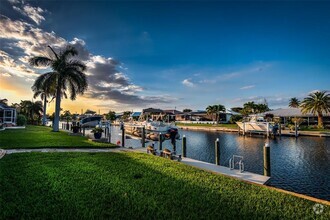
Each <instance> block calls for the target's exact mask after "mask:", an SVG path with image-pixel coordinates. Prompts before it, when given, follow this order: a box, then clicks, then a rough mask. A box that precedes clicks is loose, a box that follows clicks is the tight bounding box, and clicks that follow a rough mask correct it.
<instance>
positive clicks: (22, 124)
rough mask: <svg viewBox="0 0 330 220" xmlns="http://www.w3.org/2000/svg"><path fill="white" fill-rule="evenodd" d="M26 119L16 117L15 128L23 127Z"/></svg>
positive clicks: (21, 116) (20, 116)
mask: <svg viewBox="0 0 330 220" xmlns="http://www.w3.org/2000/svg"><path fill="white" fill-rule="evenodd" d="M26 121H27V120H26V117H25V116H24V115H18V116H17V126H25V125H26Z"/></svg>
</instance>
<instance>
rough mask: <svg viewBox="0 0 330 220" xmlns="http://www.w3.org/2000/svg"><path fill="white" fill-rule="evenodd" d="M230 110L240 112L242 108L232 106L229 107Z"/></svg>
mask: <svg viewBox="0 0 330 220" xmlns="http://www.w3.org/2000/svg"><path fill="white" fill-rule="evenodd" d="M231 110H232V111H234V112H240V111H242V110H243V108H242V107H233V108H231Z"/></svg>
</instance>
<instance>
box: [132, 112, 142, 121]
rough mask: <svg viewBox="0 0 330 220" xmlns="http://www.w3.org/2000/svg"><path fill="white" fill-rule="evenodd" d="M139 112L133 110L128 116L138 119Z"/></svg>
mask: <svg viewBox="0 0 330 220" xmlns="http://www.w3.org/2000/svg"><path fill="white" fill-rule="evenodd" d="M140 115H141V112H133V113H132V114H131V116H130V119H132V120H138V119H139V118H140Z"/></svg>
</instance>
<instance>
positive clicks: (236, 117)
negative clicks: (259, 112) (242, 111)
mask: <svg viewBox="0 0 330 220" xmlns="http://www.w3.org/2000/svg"><path fill="white" fill-rule="evenodd" d="M242 119H243V117H242V115H232V116H231V117H230V120H229V123H230V124H235V123H236V122H237V121H240V120H242Z"/></svg>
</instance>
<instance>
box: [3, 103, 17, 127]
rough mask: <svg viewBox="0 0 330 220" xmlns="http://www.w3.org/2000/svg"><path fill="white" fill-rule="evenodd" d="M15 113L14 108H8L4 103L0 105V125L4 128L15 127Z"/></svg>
mask: <svg viewBox="0 0 330 220" xmlns="http://www.w3.org/2000/svg"><path fill="white" fill-rule="evenodd" d="M16 117H17V112H16V109H15V108H12V107H9V106H7V105H6V104H4V103H0V124H2V125H3V126H5V127H11V126H15V125H16Z"/></svg>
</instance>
